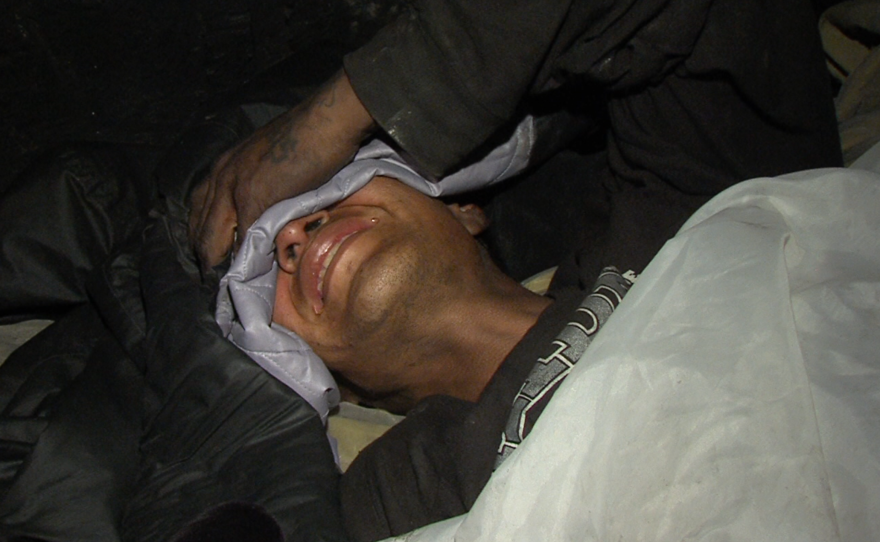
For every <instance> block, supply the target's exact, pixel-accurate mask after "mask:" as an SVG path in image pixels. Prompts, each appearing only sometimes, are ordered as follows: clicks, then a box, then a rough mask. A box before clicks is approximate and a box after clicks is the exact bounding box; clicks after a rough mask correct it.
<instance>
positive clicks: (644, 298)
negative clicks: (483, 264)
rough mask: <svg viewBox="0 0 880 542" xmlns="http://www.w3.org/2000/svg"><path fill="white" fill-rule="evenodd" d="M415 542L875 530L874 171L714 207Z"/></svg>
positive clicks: (853, 537)
mask: <svg viewBox="0 0 880 542" xmlns="http://www.w3.org/2000/svg"><path fill="white" fill-rule="evenodd" d="M403 539H405V540H408V541H410V542H416V541H437V540H456V541H458V542H466V541H476V540H487V541H488V540H492V541H495V540H505V541H508V540H509V541H516V540H523V541H530V542H531V541H535V540H578V541H582V540H583V541H588V540H601V541H615V542H617V541H626V540H632V541H667V540H668V541H681V540H689V541H703V540H749V541H773V542H779V541H786V540H791V541H798V542H804V541H811V540H821V541H829V540H846V541H853V542H863V541H868V540H880V175H878V174H877V173H872V172H867V171H860V170H856V169H849V170H847V169H832V170H816V171H809V172H802V173H798V174H793V175H788V176H785V177H782V178H778V179H757V180H752V181H748V182H746V183H742V184H740V185H738V186H735V187H733V188H732V189H730V190H728V191H726V192H725V193H723V194H721V195H719V196H718V197H716V198H715V199H713V200H712V201H711V202H709V203H708V204H707V205H706V206H705V207H704V208H702V209H701V210H700V211H698V212H697V213H696V214H695V216H694V217H693V218H692V219H691V220H689V221H688V223H687V224H686V225H685V226H684V227H683V228H682V230H681V232H680V233H679V234H678V235H677V236H676V237H675V238H674V239H673V240H671V241H670V242H668V243H667V245H666V246H665V247H664V248H663V250H662V251H661V252H660V254H659V255H658V256H657V257H656V258H655V259H654V261H653V262H652V263H651V264H650V266H649V267H648V268H647V269H646V270H645V272H644V273H643V274H642V276H641V277H640V278H639V280H638V281H637V282H636V284H635V286H634V287H633V288H632V290H631V291H630V293H629V294H628V295H627V298H626V299H625V300H624V301H623V303H622V304H621V305H620V307H619V308H618V309H617V311H616V312H615V314H614V315H613V316H612V317H611V319H610V320H609V321H608V323H607V324H606V326H605V328H603V330H602V331H601V332H600V333H599V334H598V336H597V337H596V339H595V340H594V342H593V343H592V345H591V346H590V347H589V349H588V350H587V352H586V353H585V355H584V357H583V358H582V360H581V361H580V363H579V364H578V365H577V366H576V368H575V369H574V371H573V372H572V373H571V375H570V376H569V377H568V379H567V380H566V381H565V382H564V383H563V385H562V387H561V388H560V390H559V391H558V392H557V394H556V396H555V397H554V399H553V401H551V403H550V405H549V406H548V408H547V410H546V411H545V412H544V414H543V416H542V417H541V419H540V420H539V421H538V423H537V425H536V427H535V429H534V431H533V432H532V433H531V435H530V436H529V437H528V439H527V440H526V442H525V443H524V445H522V446H521V447H520V448H519V450H518V451H517V452H515V453H514V454H513V455H512V456H511V457H510V458H508V460H507V461H506V462H505V463H504V464H503V465H502V467H501V468H500V469H499V470H498V471H497V472H496V473H495V474H494V475H493V477H492V479H491V480H490V481H489V484H488V485H487V487H486V489H485V490H484V492H483V494H482V495H481V496H480V498H479V499H478V501H477V503H476V504H475V506H474V508H473V509H472V510H471V512H470V513H469V514H467V515H465V516H462V517H459V518H454V519H452V520H448V521H446V522H443V523H440V524H437V525H433V526H428V527H426V528H424V529H422V530H419V531H416V532H415V533H411V534H409V535H407V536H404V537H401V540H403Z"/></svg>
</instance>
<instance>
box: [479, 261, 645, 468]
mask: <svg viewBox="0 0 880 542" xmlns="http://www.w3.org/2000/svg"><path fill="white" fill-rule="evenodd" d="M633 280H635V276H634V275H632V274H631V273H629V272H628V273H627V274H626V276H624V275H621V274H620V273H619V272H618V271H617V269H615V268H613V267H606V268H605V269H603V270H602V273H601V274H600V275H599V278H598V279H597V280H596V284H595V286H593V290H592V292H590V294H589V295H587V297H586V298H585V299H584V300H583V301H582V302H581V304H580V306H579V307H578V308H577V310H575V313H574V315H573V317H572V319H571V321H569V322H568V324H566V326H565V327H564V328H563V329H562V331H561V332H559V335H558V336H557V337H556V339H555V340H554V341H553V342H551V343H550V344H549V345H548V347H547V349H546V352H545V354H544V355H543V356H540V357H539V358H538V360H537V362H536V363H535V366H534V367H533V368H532V371H531V372H530V373H529V376H528V377H527V378H526V380H525V382H523V385H522V387H521V388H520V390H519V393H517V395H516V397H515V398H514V400H513V408H512V409H511V411H510V416H509V417H508V418H507V426H506V427H505V429H504V431H503V432H502V433H501V443H500V444H499V446H498V456H497V457H496V458H495V468H498V467H499V466H500V465H501V463H502V462H503V461H504V460H505V459H506V458H507V456H508V455H510V454H511V453H512V452H513V450H515V449H516V448H517V447H518V446H519V445H520V444H521V443H522V441H523V439H525V438H526V436H527V435H528V434H529V431H531V430H532V427H533V426H534V424H535V421H536V420H537V419H538V416H540V415H541V412H543V411H544V407H546V406H547V403H548V402H549V401H550V398H551V397H552V396H553V393H554V392H555V391H556V388H558V387H559V384H560V383H561V382H562V381H563V380H565V377H566V376H568V373H569V372H570V371H571V368H572V367H573V366H574V364H575V363H577V361H578V360H579V359H580V357H581V355H583V353H584V352H585V351H586V349H587V346H588V345H589V344H590V342H591V341H592V339H593V336H594V335H595V334H596V333H597V332H598V331H599V328H600V327H602V325H603V324H604V323H605V322H606V321H607V320H608V317H609V316H611V313H612V312H613V311H614V309H615V308H617V305H619V304H620V301H621V300H622V299H623V296H624V295H625V294H626V292H627V291H628V290H629V288H630V287H631V286H632V281H633Z"/></svg>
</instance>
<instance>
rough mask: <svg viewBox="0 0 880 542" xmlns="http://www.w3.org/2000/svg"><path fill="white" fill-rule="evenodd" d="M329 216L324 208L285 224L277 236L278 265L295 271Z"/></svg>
mask: <svg viewBox="0 0 880 542" xmlns="http://www.w3.org/2000/svg"><path fill="white" fill-rule="evenodd" d="M329 218H330V215H329V213H327V211H323V210H322V211H318V212H317V213H312V214H310V215H307V216H304V217H301V218H297V219H295V220H291V221H290V222H288V223H287V224H285V225H284V227H283V228H281V231H279V232H278V235H276V236H275V259H276V260H278V265H279V266H280V267H281V268H282V269H284V270H285V271H287V272H288V273H295V272H296V269H297V265H298V262H299V258H300V256H302V252H303V250H305V248H306V246H307V245H308V244H309V240H310V239H311V238H312V236H313V235H314V234H315V232H316V231H317V230H318V228H320V227H321V226H322V225H324V224H326V223H327V220H328V219H329Z"/></svg>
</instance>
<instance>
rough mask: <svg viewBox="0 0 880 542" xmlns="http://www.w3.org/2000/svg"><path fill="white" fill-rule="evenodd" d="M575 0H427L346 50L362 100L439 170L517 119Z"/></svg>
mask: <svg viewBox="0 0 880 542" xmlns="http://www.w3.org/2000/svg"><path fill="white" fill-rule="evenodd" d="M569 4H570V0H544V1H542V2H533V1H529V0H505V1H499V0H495V1H489V0H487V1H473V0H471V1H468V0H457V1H448V0H425V1H421V2H419V3H418V4H417V5H416V6H414V7H413V8H412V9H410V10H409V11H408V12H406V13H404V14H403V15H402V16H401V17H399V18H398V19H397V20H396V21H395V22H394V23H392V24H391V25H389V26H388V27H386V28H385V29H383V30H382V32H380V33H379V34H378V35H377V36H376V37H375V38H374V39H373V40H372V41H371V42H370V43H369V44H367V45H366V46H365V47H363V48H362V49H360V50H358V51H356V52H354V53H352V54H351V55H349V56H348V57H347V58H346V59H345V70H346V73H347V74H348V76H349V79H350V80H351V82H352V86H353V87H354V89H355V92H356V93H357V95H358V97H359V98H360V100H361V101H362V102H363V104H364V105H365V106H366V108H367V109H368V110H369V111H370V114H371V115H372V116H373V118H374V119H376V121H377V122H378V124H379V125H380V126H381V127H382V128H383V129H384V130H385V132H386V133H388V134H389V135H390V136H391V137H392V138H394V139H395V140H396V141H397V143H398V144H400V145H401V146H402V147H403V148H404V149H405V150H406V151H407V152H408V153H409V154H410V156H412V157H413V158H414V159H415V160H416V161H417V162H418V165H419V166H421V167H422V168H423V170H424V171H425V172H426V173H427V174H430V175H434V176H438V177H439V176H440V175H442V174H444V173H446V172H448V171H449V169H450V168H451V167H452V166H454V165H456V164H457V163H458V162H459V161H460V160H461V159H462V158H464V157H465V156H466V155H467V154H468V153H469V152H470V151H471V150H473V149H474V148H475V147H477V146H478V145H479V144H480V143H482V142H483V141H484V140H486V139H487V138H488V137H489V136H490V135H491V134H492V133H493V132H494V131H495V130H496V129H497V128H498V127H499V126H501V125H502V124H503V123H505V122H506V121H508V120H510V119H511V117H512V116H513V115H514V113H515V111H516V108H517V105H518V104H519V102H520V100H521V99H522V97H523V95H524V94H525V93H526V92H527V91H528V90H529V87H530V85H531V84H532V81H533V80H534V78H535V75H536V73H537V72H538V71H539V70H540V68H541V66H542V64H543V62H544V60H545V57H546V55H547V52H548V50H549V49H550V47H551V45H552V43H553V41H554V39H555V38H556V35H557V33H558V31H559V28H560V26H561V25H562V23H563V21H564V20H565V17H566V14H567V12H568V11H569V8H570V6H569Z"/></svg>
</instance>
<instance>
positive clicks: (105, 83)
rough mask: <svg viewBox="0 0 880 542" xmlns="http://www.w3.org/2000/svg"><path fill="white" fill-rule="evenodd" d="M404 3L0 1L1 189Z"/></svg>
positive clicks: (148, 131)
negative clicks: (59, 151) (44, 156)
mask: <svg viewBox="0 0 880 542" xmlns="http://www.w3.org/2000/svg"><path fill="white" fill-rule="evenodd" d="M402 3H403V0H363V1H361V0H190V1H186V0H0V141H2V144H0V192H2V191H3V189H4V188H5V187H6V186H7V185H8V184H9V182H10V181H11V180H12V179H13V178H14V177H15V175H16V174H17V173H18V172H20V171H21V170H22V169H23V168H24V167H25V165H26V164H27V163H28V162H29V161H30V160H32V159H33V157H34V156H35V155H36V154H38V153H39V152H41V151H43V150H45V149H47V148H51V147H53V146H55V145H57V144H58V143H61V142H66V141H98V142H110V143H122V144H125V145H132V146H138V147H141V148H143V149H147V150H150V149H155V150H157V151H158V150H161V149H162V148H164V147H167V146H168V145H169V144H170V143H171V142H173V139H174V137H175V136H176V135H177V134H178V133H179V132H180V130H181V129H182V128H183V127H184V126H186V125H187V124H189V123H191V122H192V121H193V120H194V119H195V118H196V117H197V116H198V115H200V114H204V112H206V111H210V110H211V108H212V107H215V106H216V104H220V103H222V102H223V100H224V99H225V98H227V97H228V95H229V93H230V92H232V91H234V90H235V89H237V88H239V87H240V86H241V85H242V84H244V83H245V82H247V81H249V80H251V79H253V78H254V77H255V76H256V75H257V74H259V73H261V72H264V71H265V70H267V69H270V68H271V67H272V66H275V65H277V64H278V63H279V62H281V61H282V60H284V59H285V58H287V57H290V56H294V57H296V58H298V59H299V65H300V68H298V69H303V70H306V71H308V70H310V69H313V68H314V69H315V70H316V71H318V72H322V73H325V72H326V71H327V65H328V64H332V63H333V62H335V61H336V59H338V58H339V57H340V56H341V54H342V53H343V52H344V51H346V50H350V49H353V48H355V47H356V46H357V45H358V44H360V43H362V42H363V41H365V40H367V39H369V37H370V36H371V35H372V34H373V33H374V32H375V31H376V30H377V29H378V28H380V27H381V26H382V25H383V24H384V23H385V22H386V21H388V20H389V19H390V18H391V17H393V16H394V15H395V14H396V13H397V12H399V10H400V7H401V4H402ZM813 3H814V6H815V7H816V9H817V12H818V11H820V10H822V9H825V8H826V7H827V6H829V5H832V4H835V3H838V2H837V1H835V0H814V2H813Z"/></svg>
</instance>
